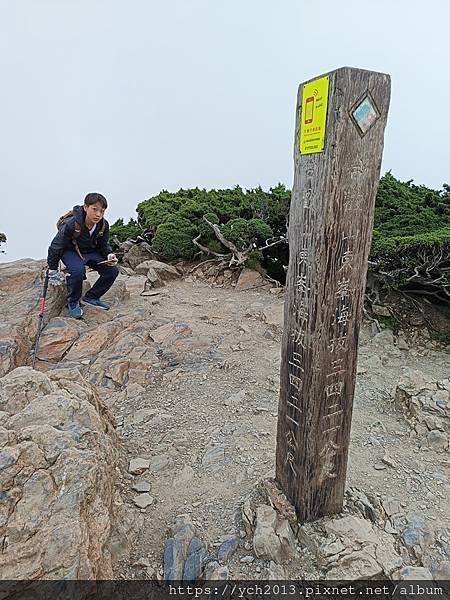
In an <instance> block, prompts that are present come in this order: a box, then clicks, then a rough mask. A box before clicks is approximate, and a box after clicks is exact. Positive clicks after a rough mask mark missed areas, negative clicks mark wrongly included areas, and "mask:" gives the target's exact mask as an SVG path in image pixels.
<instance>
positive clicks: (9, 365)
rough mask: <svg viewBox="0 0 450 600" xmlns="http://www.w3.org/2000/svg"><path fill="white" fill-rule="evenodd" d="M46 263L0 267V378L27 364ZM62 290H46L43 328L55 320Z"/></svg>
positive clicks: (63, 294)
mask: <svg viewBox="0 0 450 600" xmlns="http://www.w3.org/2000/svg"><path fill="white" fill-rule="evenodd" d="M44 277H45V261H37V260H31V259H25V260H20V261H16V262H13V263H5V264H1V265H0V323H1V325H0V376H2V375H5V374H6V373H8V372H9V371H11V370H12V369H14V368H15V367H18V366H22V365H25V364H30V361H31V352H32V350H33V347H34V343H35V340H36V335H37V331H38V325H39V318H38V314H39V300H40V297H41V295H42V291H43V282H44ZM65 302H66V290H65V286H58V287H54V286H53V287H52V286H49V288H48V291H47V300H46V305H45V313H44V319H43V324H44V325H45V324H47V323H48V322H49V320H50V319H52V318H53V317H56V316H58V315H59V314H60V313H61V310H62V308H63V306H64V305H65Z"/></svg>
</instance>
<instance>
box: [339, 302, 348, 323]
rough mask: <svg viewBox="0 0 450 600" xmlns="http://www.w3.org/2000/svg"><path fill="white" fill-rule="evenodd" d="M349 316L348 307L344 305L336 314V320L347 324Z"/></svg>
mask: <svg viewBox="0 0 450 600" xmlns="http://www.w3.org/2000/svg"><path fill="white" fill-rule="evenodd" d="M350 316H351V315H350V307H349V306H345V305H344V306H343V307H342V308H341V310H340V311H339V313H338V315H337V322H338V323H339V324H341V325H344V326H345V325H347V323H348V321H349V319H350Z"/></svg>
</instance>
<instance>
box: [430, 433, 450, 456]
mask: <svg viewBox="0 0 450 600" xmlns="http://www.w3.org/2000/svg"><path fill="white" fill-rule="evenodd" d="M427 445H428V447H429V448H431V449H432V450H434V451H435V452H443V451H444V450H446V449H447V448H448V445H449V438H448V435H447V434H446V433H444V432H442V431H438V430H437V429H433V430H432V431H430V433H429V434H428V435H427Z"/></svg>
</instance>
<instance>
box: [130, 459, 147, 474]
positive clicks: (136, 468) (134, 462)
mask: <svg viewBox="0 0 450 600" xmlns="http://www.w3.org/2000/svg"><path fill="white" fill-rule="evenodd" d="M149 466H150V461H149V460H147V459H145V458H132V459H131V460H130V466H129V467H128V472H129V473H131V474H132V475H140V474H141V473H143V472H144V471H146V470H147V469H148V468H149Z"/></svg>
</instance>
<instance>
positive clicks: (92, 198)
mask: <svg viewBox="0 0 450 600" xmlns="http://www.w3.org/2000/svg"><path fill="white" fill-rule="evenodd" d="M97 202H100V204H101V205H102V207H103V208H105V209H106V208H108V201H107V200H106V198H105V196H102V195H101V194H97V192H93V193H91V194H88V195H87V196H86V198H85V199H84V204H85V206H92V205H93V204H96V203H97Z"/></svg>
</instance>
